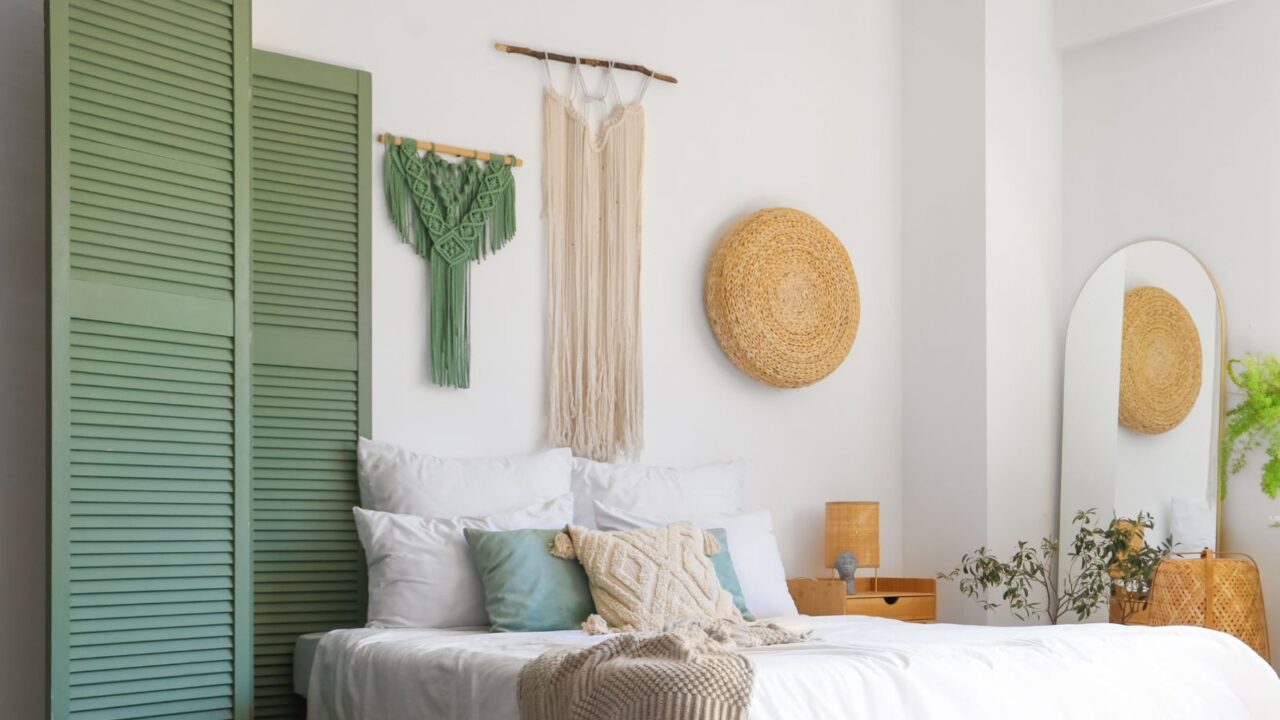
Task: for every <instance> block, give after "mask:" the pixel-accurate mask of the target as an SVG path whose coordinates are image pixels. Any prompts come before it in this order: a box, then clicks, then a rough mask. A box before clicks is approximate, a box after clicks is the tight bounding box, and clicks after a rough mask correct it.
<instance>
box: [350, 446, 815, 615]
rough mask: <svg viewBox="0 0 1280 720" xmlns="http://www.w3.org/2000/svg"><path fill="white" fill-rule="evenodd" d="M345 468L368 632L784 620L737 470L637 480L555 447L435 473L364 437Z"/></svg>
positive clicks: (450, 463) (618, 467)
mask: <svg viewBox="0 0 1280 720" xmlns="http://www.w3.org/2000/svg"><path fill="white" fill-rule="evenodd" d="M358 455H359V469H360V497H361V503H362V504H363V507H359V508H354V510H353V512H354V513H355V520H356V527H357V530H358V531H359V534H360V542H361V543H362V544H363V545H364V552H365V558H366V561H367V562H368V576H369V622H368V625H369V627H382V628H392V627H412V628H460V627H479V626H486V625H487V626H489V627H490V628H491V629H492V630H494V631H503V632H535V631H546V630H576V629H578V628H580V627H582V626H583V624H584V623H585V622H586V621H587V620H588V618H592V616H593V615H598V616H599V617H597V618H592V620H593V623H596V629H602V628H601V627H600V622H601V620H603V621H604V622H607V624H608V626H609V628H610V629H613V630H656V629H661V627H662V625H663V624H665V623H666V622H668V621H671V620H678V619H686V618H690V617H695V618H726V619H737V618H738V617H742V618H744V619H748V620H750V619H753V618H765V617H777V616H784V615H795V614H796V607H795V603H794V602H793V601H792V599H791V596H790V594H789V593H788V592H787V586H786V575H785V573H784V571H783V568H782V559H781V556H780V555H779V553H778V546H777V541H776V539H775V538H774V535H773V524H772V520H771V518H770V515H769V513H768V512H767V511H765V512H757V513H746V514H743V513H742V512H741V495H742V467H741V464H740V463H720V464H715V465H706V466H703V467H698V468H689V469H676V468H659V467H645V466H639V465H622V464H611V463H599V462H594V461H591V460H585V459H582V458H574V457H573V456H572V455H571V454H570V452H569V450H568V449H565V448H562V449H557V450H549V451H546V452H542V453H538V454H536V455H531V456H527V457H509V458H488V459H448V458H438V457H433V456H430V455H424V454H420V453H415V452H412V451H409V450H406V449H404V448H401V447H397V446H394V445H390V444H387V443H381V442H374V441H371V440H365V439H363V438H362V439H361V440H360V444H359V451H358ZM566 528H568V531H567V532H566Z"/></svg>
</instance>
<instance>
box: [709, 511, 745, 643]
mask: <svg viewBox="0 0 1280 720" xmlns="http://www.w3.org/2000/svg"><path fill="white" fill-rule="evenodd" d="M707 532H709V533H711V534H712V535H714V536H715V538H716V542H718V543H720V552H718V553H716V554H715V555H712V556H711V565H712V567H714V568H715V569H716V577H717V578H718V579H719V580H720V587H722V588H724V589H725V592H727V593H729V594H730V595H732V596H733V604H734V605H735V606H737V608H738V612H740V613H742V619H743V620H746V621H748V622H750V621H752V620H755V616H753V615H752V614H751V611H750V610H748V609H747V601H746V598H744V597H743V596H742V584H741V583H739V582H738V573H736V572H734V571H733V558H732V557H730V555H729V540H728V538H727V536H726V534H725V531H724V528H712V529H711V530H708V531H707Z"/></svg>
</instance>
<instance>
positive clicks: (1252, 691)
mask: <svg viewBox="0 0 1280 720" xmlns="http://www.w3.org/2000/svg"><path fill="white" fill-rule="evenodd" d="M778 622H779V624H782V625H785V626H787V627H789V628H792V629H797V630H812V631H813V640H812V641H811V642H808V643H805V644H801V645H783V646H776V647H768V648H760V649H756V650H750V651H747V653H748V654H749V655H750V657H751V659H752V660H753V662H754V665H755V668H756V677H755V687H754V691H753V693H752V704H751V713H750V716H751V718H752V719H753V720H784V719H787V720H790V719H794V718H824V719H848V720H854V719H858V720H862V719H867V718H876V719H877V720H884V719H889V718H948V719H955V720H964V719H967V718H973V719H975V720H976V719H978V718H982V719H983V720H988V719H989V718H1002V717H1031V718H1037V719H1041V720H1052V719H1056V718H1062V719H1064V720H1065V719H1067V718H1072V719H1075V718H1091V717H1096V716H1099V715H1100V714H1101V715H1104V716H1107V717H1141V718H1161V719H1162V720H1167V719H1169V718H1188V719H1191V718H1195V719H1197V720H1201V719H1204V718H1213V719H1214V720H1230V719H1233V718H1242V719H1243V718H1259V719H1260V718H1274V717H1276V716H1277V715H1278V714H1280V679H1277V676H1276V673H1275V671H1274V670H1272V669H1271V667H1270V666H1269V665H1267V664H1266V663H1265V662H1264V661H1263V660H1262V659H1261V658H1260V657H1259V656H1258V655H1257V654H1256V653H1254V652H1253V651H1252V650H1250V649H1249V648H1248V647H1247V646H1245V645H1244V644H1243V643H1241V642H1240V641H1239V640H1236V639H1235V638H1233V637H1230V636H1228V635H1225V634H1222V633H1218V632H1214V631H1210V630H1204V629H1200V628H1194V627H1164V628H1147V627H1125V626H1119V625H1110V624H1086V625H1069V626H1060V627H1010V628H998V627H979V626H965V625H941V624H939V625H918V624H909V623H903V622H899V621H896V620H886V619H881V618H870V617H857V616H839V617H821V618H818V617H812V618H811V617H803V616H801V617H798V618H788V619H786V620H780V621H778ZM601 639H602V637H600V636H596V637H593V636H589V635H587V634H585V633H583V632H579V631H560V632H544V633H490V632H486V631H484V630H482V629H475V630H413V629H367V628H362V629H354V630H337V631H333V632H330V633H327V634H325V635H324V636H323V637H319V636H312V637H309V638H303V640H302V641H300V642H299V648H298V657H297V659H296V662H297V665H298V667H299V668H300V670H301V672H300V675H301V677H299V678H297V680H298V684H299V685H302V681H303V680H304V679H305V682H306V687H305V688H303V687H299V688H298V689H299V691H300V692H303V691H305V692H304V694H305V695H307V699H308V707H309V715H308V717H309V718H310V719H311V720H388V719H390V718H396V719H398V720H399V719H403V720H411V719H418V718H421V719H422V720H435V719H440V720H518V718H519V712H518V710H517V706H516V688H517V682H518V679H519V675H520V669H521V667H522V666H523V664H524V663H525V662H526V661H528V660H530V659H532V658H534V657H536V656H537V655H538V654H539V653H541V652H543V651H545V650H547V649H550V648H553V647H558V646H585V645H588V644H591V643H595V642H599V641H600V640H601ZM306 668H310V671H309V672H307V671H306Z"/></svg>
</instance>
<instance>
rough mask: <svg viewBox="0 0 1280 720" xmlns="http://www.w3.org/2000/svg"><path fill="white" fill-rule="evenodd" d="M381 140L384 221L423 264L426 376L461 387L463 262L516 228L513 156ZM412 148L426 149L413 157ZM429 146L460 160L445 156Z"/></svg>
mask: <svg viewBox="0 0 1280 720" xmlns="http://www.w3.org/2000/svg"><path fill="white" fill-rule="evenodd" d="M381 139H382V140H383V142H384V143H386V147H387V150H386V155H385V157H384V158H383V161H382V162H383V176H384V181H385V184H386V192H387V205H388V206H389V207H390V209H391V219H392V221H393V222H395V225H396V230H398V231H399V233H400V237H401V239H403V240H404V241H405V242H406V243H408V244H409V245H412V246H413V248H414V250H416V251H417V253H418V255H420V256H422V257H423V258H424V259H426V261H427V262H428V263H429V264H430V266H431V380H432V381H433V382H435V383H436V384H437V385H445V386H449V387H458V388H465V387H469V386H470V384H471V328H470V324H471V318H470V312H469V309H468V305H469V303H470V289H469V285H470V282H469V274H470V271H471V263H472V262H473V261H478V260H481V259H483V258H484V257H485V256H486V255H488V254H489V253H491V252H495V251H497V250H500V249H502V247H503V246H504V245H506V244H507V241H508V240H510V239H511V238H512V236H514V235H515V233H516V212H515V201H516V199H515V198H516V190H515V180H514V179H513V178H512V176H511V168H512V166H513V165H518V164H519V161H517V160H516V159H515V158H514V157H511V156H509V155H490V154H489V153H477V152H476V151H474V150H465V149H462V148H454V147H449V146H436V145H434V144H433V143H419V142H417V141H415V140H412V139H410V138H397V137H394V136H391V135H384V136H382V138H381ZM420 147H424V149H426V151H427V152H426V153H425V154H422V155H419V154H418V150H419V148H420ZM437 151H440V152H448V153H451V154H454V155H463V156H464V157H465V158H466V159H464V160H463V161H462V162H457V163H451V162H447V161H445V160H444V159H443V158H441V157H440V156H439V155H438V154H437ZM477 158H479V159H481V160H487V161H488V162H487V163H485V164H484V165H481V164H480V163H477V162H476V159H477Z"/></svg>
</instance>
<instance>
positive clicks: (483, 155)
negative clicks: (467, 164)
mask: <svg viewBox="0 0 1280 720" xmlns="http://www.w3.org/2000/svg"><path fill="white" fill-rule="evenodd" d="M378 142H380V143H386V142H394V143H395V144H397V145H400V144H401V143H403V142H404V138H402V137H400V136H399V135H387V134H386V133H378ZM418 149H419V150H434V151H436V152H438V153H444V154H446V155H457V156H458V157H465V158H475V159H476V160H484V161H488V160H489V159H490V158H492V157H493V156H494V154H495V153H487V152H484V151H482V150H472V149H471V148H461V147H454V146H453V145H442V144H440V143H433V142H428V141H426V140H419V141H418ZM512 159H514V160H515V162H516V167H522V166H523V165H524V161H523V160H521V159H520V158H513V157H512V156H510V155H508V156H507V157H506V159H505V160H503V161H502V164H503V165H510V164H511V161H512Z"/></svg>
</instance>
